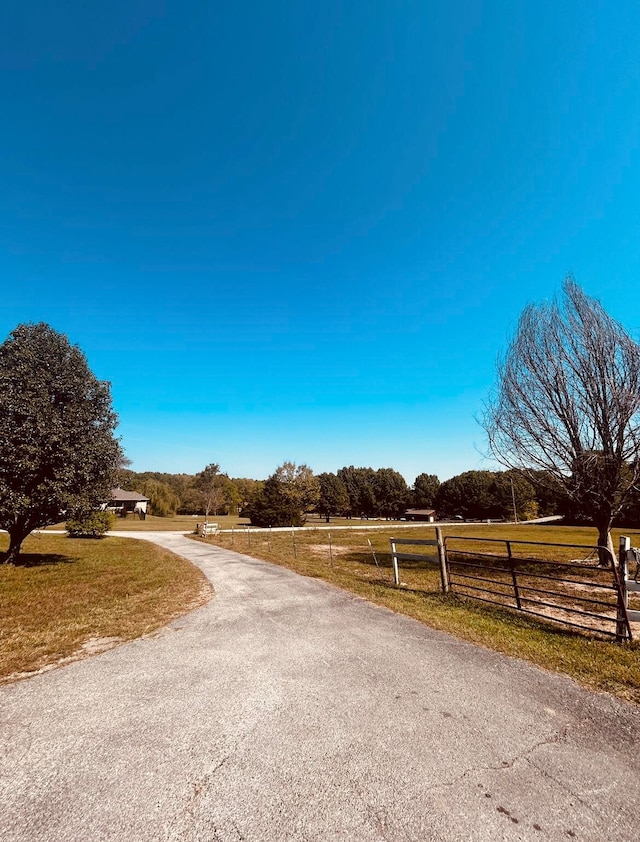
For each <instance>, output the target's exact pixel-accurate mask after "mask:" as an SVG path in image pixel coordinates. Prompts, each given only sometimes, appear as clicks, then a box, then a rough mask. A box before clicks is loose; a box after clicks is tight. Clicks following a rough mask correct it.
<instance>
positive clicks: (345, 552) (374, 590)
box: [198, 524, 640, 703]
mask: <svg viewBox="0 0 640 842" xmlns="http://www.w3.org/2000/svg"><path fill="white" fill-rule="evenodd" d="M443 532H444V534H445V535H450V536H453V535H463V536H470V537H471V536H480V537H492V538H510V539H511V540H521V541H545V542H550V543H551V542H557V543H563V544H581V545H583V544H584V545H594V544H595V542H596V538H597V536H596V532H595V530H593V529H588V528H570V527H558V526H537V525H536V526H528V525H527V524H519V525H508V524H504V525H479V524H473V525H471V524H466V525H463V524H459V525H458V524H456V525H454V526H449V527H445V528H443ZM394 533H395V535H394ZM407 534H409V530H400V529H398V527H397V525H396V526H395V527H393V526H390V527H389V529H388V530H387V529H383V530H381V531H377V530H375V531H374V530H371V531H369V530H363V529H358V528H357V527H356V528H352V529H343V528H339V527H336V528H335V529H332V530H331V531H330V532H329V531H320V530H317V531H313V530H312V531H300V532H295V533H292V532H271V533H270V532H269V531H268V530H264V531H261V532H257V531H247V530H235V531H234V533H233V534H229V533H221V534H218V535H217V536H215V537H213V538H208V539H206V540H207V541H211V542H215V543H216V544H218V545H221V546H225V547H228V548H230V549H235V550H237V551H239V552H243V553H247V554H249V555H253V556H256V557H258V558H264V559H266V560H268V561H271V562H274V563H276V564H280V565H282V566H285V567H288V568H290V569H292V570H295V571H296V572H298V573H301V574H303V575H306V576H313V577H317V578H321V579H324V580H325V581H328V582H331V583H332V584H334V585H337V586H339V587H341V588H344V589H346V590H349V591H352V592H353V593H355V594H358V595H360V596H362V597H365V598H366V599H369V600H371V601H372V602H376V603H378V604H380V605H384V606H386V607H388V608H391V609H392V610H394V611H398V612H400V613H403V614H407V615H408V616H411V617H414V618H415V619H417V620H420V621H422V622H424V623H426V624H427V625H430V626H432V627H433V628H436V629H441V630H443V631H447V632H450V633H452V634H455V635H456V636H458V637H461V638H464V639H466V640H470V641H473V642H474V643H478V644H481V645H483V646H486V647H488V648H491V649H495V650H497V651H499V652H504V653H505V654H509V655H515V656H517V657H520V658H524V659H526V660H529V661H531V662H533V663H536V664H538V665H539V666H542V667H545V668H546V669H551V670H554V671H557V672H563V673H566V674H567V675H570V676H572V677H573V678H575V679H576V680H578V681H580V682H581V683H583V684H584V685H586V686H589V687H591V688H593V689H598V690H606V691H608V692H611V693H614V694H615V695H617V696H619V697H621V698H624V699H627V700H631V701H634V702H636V703H640V646H639V644H638V643H637V642H634V643H631V644H624V645H618V644H615V643H613V642H610V641H608V640H602V639H598V638H597V637H595V636H589V635H585V634H582V633H577V632H573V631H571V630H570V629H567V628H566V627H558V626H555V625H554V624H552V623H546V622H544V621H538V620H536V619H534V618H531V617H527V616H526V615H522V614H517V613H516V612H513V611H508V610H506V609H502V608H497V607H494V606H489V605H485V604H483V603H478V602H476V601H472V600H469V599H465V598H462V597H460V596H456V595H443V594H442V593H441V592H440V577H439V571H438V567H437V565H436V564H435V563H434V564H424V563H419V562H415V563H404V564H402V565H401V581H402V583H403V587H401V588H396V587H395V585H394V583H393V574H392V567H391V556H390V547H389V538H390V537H392V536H394V537H406V535H407ZM410 534H411V537H412V538H420V537H422V538H427V539H429V538H433V537H434V529H433V527H432V526H429V527H427V526H425V527H424V528H420V529H412V530H410ZM618 534H619V533H615V534H614V544H616V545H617V540H618ZM625 534H630V533H625ZM198 540H201V539H198ZM369 542H370V543H371V545H369ZM632 543H640V536H638V537H636V538H635V540H634V541H633V542H632ZM374 554H375V558H374ZM588 554H589V551H588V550H585V551H576V550H573V551H562V550H550V555H549V557H556V558H561V557H565V558H566V556H567V555H570V556H572V557H574V558H576V557H580V558H582V557H586V556H587V555H588ZM434 561H435V557H434Z"/></svg>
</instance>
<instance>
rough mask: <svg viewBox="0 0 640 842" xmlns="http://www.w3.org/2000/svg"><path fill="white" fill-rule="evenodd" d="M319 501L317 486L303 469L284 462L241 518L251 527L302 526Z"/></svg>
mask: <svg viewBox="0 0 640 842" xmlns="http://www.w3.org/2000/svg"><path fill="white" fill-rule="evenodd" d="M319 499H320V483H319V482H318V478H317V477H315V476H314V475H313V471H312V470H311V468H309V467H308V466H307V465H299V466H297V465H295V463H293V462H285V463H284V464H283V465H281V466H280V467H279V468H277V469H276V471H275V473H274V474H272V475H271V476H270V477H269V479H268V480H267V481H266V482H265V483H264V486H263V488H262V490H261V491H260V492H259V493H258V494H256V495H255V496H254V498H253V500H252V501H251V502H250V503H249V505H248V506H247V507H246V509H245V511H244V514H245V515H246V516H247V517H249V518H250V519H251V523H252V524H253V525H254V526H302V524H303V523H304V521H305V512H307V511H310V510H312V509H314V508H315V506H316V505H317V504H318V501H319Z"/></svg>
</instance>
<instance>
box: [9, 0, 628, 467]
mask: <svg viewBox="0 0 640 842" xmlns="http://www.w3.org/2000/svg"><path fill="white" fill-rule="evenodd" d="M3 17H4V20H3V25H2V27H1V29H0V79H1V81H0V113H1V114H2V124H3V130H2V132H1V133H0V176H1V182H0V183H1V184H2V190H1V191H0V278H1V279H2V280H1V283H2V296H1V300H0V333H1V335H2V337H4V336H6V335H7V334H8V333H9V331H10V330H11V329H12V328H13V327H15V326H16V325H17V324H18V323H20V322H26V321H46V322H48V323H49V324H51V325H52V326H53V327H54V328H56V329H57V330H60V331H62V332H64V333H66V334H67V335H68V336H69V338H70V339H71V340H72V341H73V342H75V343H78V344H79V345H80V347H81V348H82V349H83V351H84V352H85V354H86V355H87V357H88V360H89V364H90V365H91V367H92V369H93V371H94V372H95V373H96V375H97V376H99V377H100V378H102V379H107V380H110V381H111V383H112V392H113V399H114V406H115V408H116V410H117V412H118V414H119V417H120V427H119V433H120V435H121V436H122V442H123V445H124V448H125V450H126V452H127V454H128V456H129V458H131V459H132V460H133V465H132V467H133V468H134V469H136V470H160V471H171V472H178V471H185V472H195V471H198V470H200V469H201V468H202V467H204V465H206V464H207V463H209V462H212V461H216V462H218V463H220V465H221V467H222V469H223V470H225V471H227V472H228V473H229V474H230V475H232V476H252V477H257V478H261V477H266V476H267V475H268V474H270V473H271V472H272V471H273V470H274V469H275V468H276V466H277V465H278V464H280V463H282V462H283V461H284V460H287V459H289V460H294V461H297V462H306V463H307V464H309V465H311V466H312V467H313V469H314V470H315V471H317V472H320V471H325V470H331V471H335V470H336V469H338V468H340V467H342V466H343V465H350V464H355V465H370V466H372V467H374V468H377V467H387V466H391V467H394V468H396V469H397V470H399V471H401V472H402V473H403V474H404V475H405V477H406V478H407V480H408V481H409V482H412V481H413V479H414V478H415V476H416V475H417V474H419V473H421V472H423V471H426V472H428V473H436V474H438V476H439V477H440V478H441V479H445V478H447V477H450V476H452V475H453V474H456V473H459V472H461V471H463V470H469V469H473V468H480V467H492V465H491V463H489V462H487V461H486V460H485V459H484V457H483V453H484V451H485V442H484V437H483V433H482V430H481V428H480V426H479V425H478V423H477V421H476V418H477V417H478V416H479V415H480V414H481V412H482V406H483V401H484V400H485V399H486V397H487V394H488V392H489V390H490V388H491V386H492V384H493V382H494V378H495V360H496V356H497V355H498V353H499V352H500V351H501V350H503V349H504V347H505V345H506V343H507V340H508V337H509V335H510V333H511V332H512V331H513V329H514V327H515V325H516V323H517V319H518V316H519V313H520V312H521V310H522V308H523V307H524V305H525V304H527V303H528V302H530V301H536V300H540V299H543V298H548V297H550V296H552V295H553V294H554V293H555V292H556V291H557V290H558V289H559V287H560V285H561V283H562V280H563V278H564V276H565V275H566V274H567V273H568V272H572V273H573V274H574V276H575V278H576V280H577V281H578V283H580V284H581V285H582V286H583V287H584V289H585V290H586V291H587V292H588V293H589V294H591V295H593V296H595V297H597V298H599V299H600V300H601V301H602V303H603V304H604V306H605V308H606V309H607V310H608V311H609V312H610V313H611V314H612V315H613V316H614V317H616V318H618V319H620V320H621V321H622V322H623V323H624V324H625V325H626V326H627V328H628V329H629V330H631V332H632V333H633V334H634V335H635V336H640V295H639V293H638V280H639V278H640V273H639V269H640V265H639V264H640V246H639V244H640V236H639V235H640V48H639V44H638V33H639V32H640V6H639V5H638V4H637V3H636V2H624V0H622V1H621V2H620V1H619V2H615V3H611V2H606V3H605V2H602V3H600V2H589V3H584V2H572V0H567V2H563V3H558V2H546V0H537V2H523V3H507V2H493V3H489V2H485V3H482V2H472V1H471V0H470V1H469V2H458V1H457V0H448V2H444V0H443V2H427V0H421V2H411V0H408V2H377V3H364V2H357V0H352V1H351V2H343V3H341V2H333V0H326V2H324V3H321V4H320V3H314V4H309V3H291V2H279V0H270V2H268V3H266V2H261V0H254V2H251V3H242V2H235V3H222V2H220V3H216V2H184V0H183V2H181V3H174V2H137V0H127V2H119V1H118V0H115V2H111V3H108V4H107V3H95V2H86V0H85V2H79V0H78V2H60V3H55V4H54V3H50V2H48V3H42V2H38V0H35V2H33V3H31V4H13V7H12V8H9V7H7V9H5V10H4V16H3Z"/></svg>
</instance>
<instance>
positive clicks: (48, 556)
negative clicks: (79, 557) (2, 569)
mask: <svg viewBox="0 0 640 842" xmlns="http://www.w3.org/2000/svg"><path fill="white" fill-rule="evenodd" d="M6 557H7V554H6V553H0V558H2V561H4V560H5V559H6ZM75 561H76V559H75V558H71V556H67V555H62V554H61V553H20V555H19V556H18V558H17V559H16V561H15V566H16V567H45V566H48V565H53V564H74V563H75Z"/></svg>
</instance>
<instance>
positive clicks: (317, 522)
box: [50, 514, 399, 533]
mask: <svg viewBox="0 0 640 842" xmlns="http://www.w3.org/2000/svg"><path fill="white" fill-rule="evenodd" d="M397 522H398V523H399V521H397ZM197 523H204V515H175V516H174V517H154V516H153V515H147V517H146V518H145V520H140V519H139V518H138V517H134V516H133V515H129V517H126V518H120V517H119V518H116V520H115V523H114V525H113V528H114V530H115V531H116V532H119V531H121V530H126V531H132V532H149V531H151V532H156V531H157V532H185V533H189V532H195V528H196V524H197ZM209 523H217V524H218V525H219V526H220V529H231V528H234V527H235V528H236V529H240V528H243V527H245V528H246V527H247V526H250V522H249V519H248V518H242V517H238V516H237V515H209ZM389 523H392V521H385V520H376V519H371V520H360V518H352V519H348V518H346V517H340V518H338V517H332V518H331V522H330V524H327V523H326V520H325V518H323V517H320V515H314V514H311V515H307V520H306V523H305V526H311V527H314V526H322V527H326V526H334V527H337V526H350V527H354V526H358V525H368V526H386V525H389ZM50 528H51V529H56V530H60V529H64V528H65V525H64V522H62V523H57V524H55V526H52V527H50Z"/></svg>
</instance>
